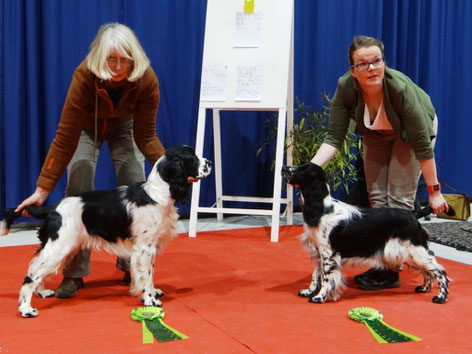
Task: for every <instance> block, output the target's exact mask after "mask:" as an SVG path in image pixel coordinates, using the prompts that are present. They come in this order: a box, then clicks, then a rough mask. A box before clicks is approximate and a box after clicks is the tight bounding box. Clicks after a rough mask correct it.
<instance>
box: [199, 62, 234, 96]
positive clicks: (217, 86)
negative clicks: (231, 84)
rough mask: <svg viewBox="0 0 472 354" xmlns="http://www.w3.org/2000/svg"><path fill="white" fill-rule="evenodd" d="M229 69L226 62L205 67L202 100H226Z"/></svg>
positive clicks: (203, 70) (201, 92)
mask: <svg viewBox="0 0 472 354" xmlns="http://www.w3.org/2000/svg"><path fill="white" fill-rule="evenodd" d="M227 71H228V67H227V65H225V64H215V65H205V66H204V67H203V69H202V84H201V91H200V101H226V76H227Z"/></svg>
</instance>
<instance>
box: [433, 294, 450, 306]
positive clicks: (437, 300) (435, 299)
mask: <svg viewBox="0 0 472 354" xmlns="http://www.w3.org/2000/svg"><path fill="white" fill-rule="evenodd" d="M433 302H434V303H435V304H445V303H446V302H447V297H443V296H434V297H433Z"/></svg>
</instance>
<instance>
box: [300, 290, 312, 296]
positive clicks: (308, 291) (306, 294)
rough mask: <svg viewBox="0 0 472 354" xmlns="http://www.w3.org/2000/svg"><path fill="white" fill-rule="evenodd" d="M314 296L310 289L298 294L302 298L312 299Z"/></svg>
mask: <svg viewBox="0 0 472 354" xmlns="http://www.w3.org/2000/svg"><path fill="white" fill-rule="evenodd" d="M312 295H313V292H312V291H310V289H302V290H300V291H299V292H298V296H301V297H311V296H312Z"/></svg>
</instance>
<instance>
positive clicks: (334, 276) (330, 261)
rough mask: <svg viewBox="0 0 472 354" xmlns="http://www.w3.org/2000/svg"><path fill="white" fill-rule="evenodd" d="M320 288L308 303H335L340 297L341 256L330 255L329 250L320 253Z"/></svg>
mask: <svg viewBox="0 0 472 354" xmlns="http://www.w3.org/2000/svg"><path fill="white" fill-rule="evenodd" d="M320 256H321V288H320V291H319V292H318V293H317V294H315V295H313V296H312V297H310V299H309V301H310V302H314V303H323V302H325V301H326V300H327V299H328V296H329V298H330V299H332V300H334V301H336V300H337V299H338V298H339V296H340V293H341V291H340V287H341V285H342V275H341V256H340V255H339V254H338V253H336V254H334V255H333V254H332V253H331V250H326V251H323V252H321V255H320Z"/></svg>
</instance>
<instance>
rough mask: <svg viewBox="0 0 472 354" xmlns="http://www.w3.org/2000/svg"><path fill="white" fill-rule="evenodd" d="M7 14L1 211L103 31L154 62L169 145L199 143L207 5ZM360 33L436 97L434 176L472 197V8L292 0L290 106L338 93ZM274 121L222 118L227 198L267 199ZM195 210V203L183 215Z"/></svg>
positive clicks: (79, 4) (15, 5)
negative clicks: (118, 32)
mask: <svg viewBox="0 0 472 354" xmlns="http://www.w3.org/2000/svg"><path fill="white" fill-rule="evenodd" d="M274 1H276V0H274ZM256 6H257V0H256ZM0 8H1V14H0V28H1V36H0V45H1V56H0V80H1V84H0V105H1V108H0V109H1V110H2V112H1V114H0V117H1V122H0V137H1V138H0V208H4V207H11V206H15V205H17V204H18V203H20V202H21V201H22V200H23V199H24V198H26V197H27V196H28V195H30V194H31V193H32V192H33V191H34V189H35V182H36V178H37V176H38V174H39V171H40V169H41V166H42V163H43V160H44V158H45V156H46V153H47V151H48V148H49V145H50V143H51V141H52V139H53V138H54V136H55V131H56V128H57V124H58V121H59V118H60V114H61V111H62V105H63V103H64V99H65V96H66V94H67V90H68V87H69V84H70V80H71V78H72V73H73V71H74V69H75V67H76V66H77V65H78V64H79V63H80V62H81V61H82V60H83V58H84V57H85V56H86V54H87V52H88V48H89V45H90V42H91V41H92V40H93V38H94V36H95V34H96V32H97V30H98V28H99V27H100V25H102V24H103V23H106V22H114V21H117V22H122V23H124V24H126V25H128V26H130V27H131V28H132V29H133V30H134V31H135V32H136V34H137V36H138V38H139V39H140V41H141V44H142V45H143V47H144V49H145V51H146V53H147V54H148V56H149V58H150V59H151V65H152V66H153V68H154V70H155V71H156V73H157V75H158V78H159V82H160V88H161V103H160V107H159V112H158V116H157V130H158V135H159V137H160V138H161V140H162V142H163V144H164V145H165V146H166V147H169V146H172V145H176V144H188V145H191V146H194V145H195V132H196V124H197V111H198V100H199V87H200V74H201V62H202V54H203V39H204V27H205V13H206V1H205V0H179V1H175V0H142V1H137V0H131V1H125V0H101V1H96V0H68V1H63V0H47V1H45V0H43V1H42V0H33V1H26V0H22V1H18V0H3V1H2V2H0ZM359 34H366V35H371V36H375V37H378V38H380V39H382V40H383V41H384V44H385V56H386V62H387V64H388V65H389V66H390V67H393V68H395V69H398V70H400V71H403V72H404V73H405V74H407V75H408V76H410V77H411V78H412V79H413V81H415V82H416V83H417V84H418V85H419V86H421V87H422V88H423V89H424V90H425V91H426V92H427V93H428V94H429V95H430V96H431V98H432V101H433V104H434V106H435V107H436V110H437V115H438V117H439V135H438V141H437V144H436V162H437V164H438V172H439V175H440V176H441V177H442V178H443V179H444V180H446V181H447V182H448V184H450V185H452V186H454V187H456V188H457V189H459V190H462V191H464V192H467V193H469V194H472V185H471V184H470V180H471V177H472V173H471V170H472V164H471V163H470V162H471V161H472V143H471V142H470V141H471V139H470V136H471V135H472V134H471V133H472V128H471V126H472V125H471V124H470V121H471V118H470V113H469V110H470V109H468V108H467V107H468V106H467V105H466V102H468V101H470V92H471V89H470V88H469V87H468V85H470V82H472V65H470V59H471V58H472V1H469V0H455V1H432V0H414V1H413V0H412V1H407V0H356V1H346V0H306V1H305V0H295V58H294V63H295V96H296V97H297V98H298V99H299V100H300V101H302V102H304V103H305V104H307V105H311V106H319V105H320V104H321V103H322V102H321V95H322V94H323V93H327V94H328V95H332V94H333V93H334V90H335V88H336V83H337V79H338V77H339V76H341V75H342V74H343V73H344V72H345V71H346V70H347V69H348V61H347V49H348V46H349V44H350V42H351V40H352V38H353V37H354V36H356V35H359ZM270 117H271V113H254V112H245V113H241V112H237V113H236V112H225V113H224V114H223V115H222V127H221V128H222V135H223V137H222V143H223V147H222V156H223V182H224V192H225V193H226V194H235V195H254V196H268V195H271V194H272V188H273V187H272V181H273V171H272V170H271V164H272V159H273V156H272V155H271V152H272V151H271V149H266V150H264V151H263V153H262V154H261V155H260V156H259V157H257V158H256V152H257V149H258V148H259V144H260V140H262V139H264V137H265V135H266V133H267V128H266V125H265V120H266V119H268V118H270ZM210 129H211V120H210V119H208V124H207V130H208V131H207V132H206V140H205V155H207V156H208V157H209V158H212V155H213V154H212V148H213V144H212V141H211V140H212V139H211V136H212V133H211V130H210ZM149 167H150V166H147V168H148V170H149ZM114 181H115V178H114V170H113V166H112V164H111V161H110V158H109V156H108V153H107V151H106V149H104V150H103V151H102V153H101V155H100V160H99V167H98V169H97V176H96V186H97V188H111V187H113V186H114ZM65 183H66V180H65V176H63V178H62V179H61V180H60V182H59V184H58V185H57V187H56V189H55V190H54V191H53V193H51V195H50V197H49V199H48V203H54V202H57V201H58V200H59V199H60V198H62V197H63V195H64V190H65ZM202 187H203V188H202V197H201V199H202V203H206V204H212V203H213V202H214V200H213V199H214V192H213V191H214V182H213V179H212V178H210V179H209V180H208V182H206V183H205V184H203V185H202ZM188 211H189V205H186V206H183V207H182V212H184V213H185V212H188Z"/></svg>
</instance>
